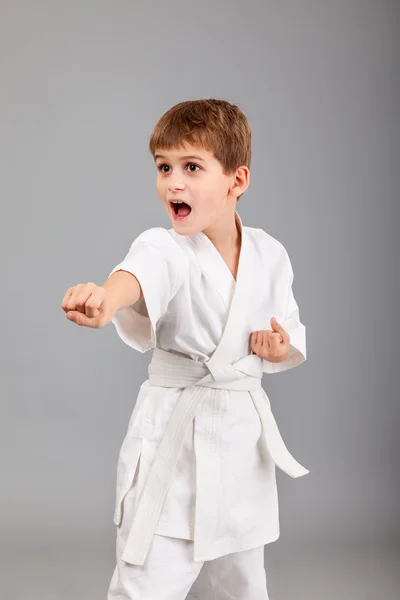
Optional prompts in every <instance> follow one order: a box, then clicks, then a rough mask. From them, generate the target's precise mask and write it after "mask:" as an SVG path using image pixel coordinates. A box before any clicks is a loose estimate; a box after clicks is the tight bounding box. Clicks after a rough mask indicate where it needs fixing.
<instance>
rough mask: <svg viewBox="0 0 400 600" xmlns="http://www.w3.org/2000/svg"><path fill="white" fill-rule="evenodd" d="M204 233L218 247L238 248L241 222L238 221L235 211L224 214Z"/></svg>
mask: <svg viewBox="0 0 400 600" xmlns="http://www.w3.org/2000/svg"><path fill="white" fill-rule="evenodd" d="M203 233H204V234H205V235H206V236H207V237H208V238H209V239H210V240H211V242H212V243H213V244H214V246H215V247H216V248H218V249H230V248H234V249H236V248H237V247H238V246H239V245H240V239H241V234H240V230H239V224H237V223H236V213H235V211H229V213H226V214H223V215H222V216H221V217H220V218H219V219H218V220H217V221H215V222H214V223H213V224H212V225H211V226H210V227H207V229H204V230H203Z"/></svg>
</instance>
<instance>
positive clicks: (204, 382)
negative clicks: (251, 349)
mask: <svg viewBox="0 0 400 600" xmlns="http://www.w3.org/2000/svg"><path fill="white" fill-rule="evenodd" d="M148 372H149V384H150V385H155V386H160V387H174V388H186V387H189V386H195V385H198V386H204V387H211V388H217V389H225V390H248V391H251V390H256V389H258V388H260V387H261V378H262V374H263V371H262V364H261V361H260V359H259V357H257V356H255V355H248V356H245V357H243V358H242V359H240V360H238V361H237V362H236V363H234V364H229V363H222V362H221V361H220V360H219V361H218V363H217V364H216V363H215V361H213V360H212V357H211V359H210V360H209V361H205V362H203V361H196V360H193V359H192V358H189V357H185V356H180V355H178V354H172V352H167V351H165V350H161V349H160V348H155V349H154V352H153V357H152V360H151V363H150V365H149V369H148Z"/></svg>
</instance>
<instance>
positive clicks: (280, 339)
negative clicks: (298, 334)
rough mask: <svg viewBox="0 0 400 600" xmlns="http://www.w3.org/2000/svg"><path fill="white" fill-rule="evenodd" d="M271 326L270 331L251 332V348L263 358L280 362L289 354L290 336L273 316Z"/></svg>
mask: <svg viewBox="0 0 400 600" xmlns="http://www.w3.org/2000/svg"><path fill="white" fill-rule="evenodd" d="M271 327H272V331H271V330H267V331H254V333H252V334H251V349H252V351H253V352H254V353H255V354H257V356H259V357H260V358H263V359H264V360H268V361H269V362H282V361H283V360H286V359H287V357H288V356H289V348H290V336H289V334H288V333H287V331H285V330H284V329H283V327H281V326H280V325H279V323H278V322H277V320H276V319H275V317H272V319H271Z"/></svg>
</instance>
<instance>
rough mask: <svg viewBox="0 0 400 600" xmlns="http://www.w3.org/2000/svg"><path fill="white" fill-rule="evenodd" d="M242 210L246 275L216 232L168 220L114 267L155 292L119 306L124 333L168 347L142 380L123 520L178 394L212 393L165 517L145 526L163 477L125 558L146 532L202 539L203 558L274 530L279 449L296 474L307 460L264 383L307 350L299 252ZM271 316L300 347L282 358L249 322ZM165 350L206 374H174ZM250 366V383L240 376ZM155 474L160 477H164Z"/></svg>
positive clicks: (131, 339)
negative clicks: (297, 279) (275, 358)
mask: <svg viewBox="0 0 400 600" xmlns="http://www.w3.org/2000/svg"><path fill="white" fill-rule="evenodd" d="M236 219H237V223H238V225H239V227H240V228H241V231H242V245H241V253H240V259H239V267H238V275H237V282H235V280H234V278H233V276H232V274H231V272H230V271H229V269H228V267H227V265H226V264H225V262H224V260H223V259H222V257H221V255H220V254H219V253H218V251H217V250H216V248H215V247H214V245H213V244H212V242H211V241H210V240H209V238H208V237H207V236H206V235H205V234H203V233H197V234H195V235H193V236H180V235H178V234H176V233H175V232H174V230H173V229H169V230H166V229H163V228H152V229H150V230H147V231H145V232H144V233H142V234H141V235H140V236H139V237H138V238H137V239H136V240H135V241H134V242H133V244H132V246H131V248H130V250H129V252H128V254H127V256H126V257H125V259H124V260H123V261H122V263H120V264H119V265H117V266H116V267H115V268H114V269H113V271H112V272H115V271H117V270H120V269H122V270H125V271H129V272H131V273H133V274H134V275H135V276H136V277H137V279H138V280H139V282H140V284H141V287H142V290H143V295H144V299H143V300H140V301H138V302H137V303H136V304H135V305H133V306H131V307H127V308H123V309H120V310H119V311H118V312H117V313H116V314H115V316H114V318H113V323H114V325H115V327H116V330H117V332H118V334H119V335H120V337H121V338H122V340H123V341H124V342H125V343H127V344H128V345H129V346H131V347H132V348H134V349H136V350H139V351H141V352H145V351H147V350H149V349H151V348H154V347H157V348H158V349H160V350H159V351H157V352H159V354H158V355H157V356H158V360H157V362H155V369H154V370H155V375H154V373H153V375H151V376H150V377H149V380H147V381H146V382H144V383H143V385H142V386H141V389H140V392H139V396H138V399H137V402H136V405H135V407H134V410H133V413H132V417H131V419H130V422H129V425H128V431H127V434H126V437H125V439H124V442H123V444H122V447H121V451H120V455H119V461H118V472H117V493H116V506H115V513H114V522H115V524H116V525H118V526H121V524H122V520H123V515H124V499H125V497H126V495H127V494H128V492H130V493H131V494H134V495H135V498H136V499H137V501H136V504H135V511H136V510H138V508H139V507H140V498H141V495H142V493H143V490H144V488H145V485H144V484H145V482H146V478H147V475H148V474H149V472H150V467H151V465H152V463H153V461H154V457H155V455H156V450H157V448H158V446H159V444H160V442H161V439H162V438H163V434H164V432H165V430H166V426H167V423H168V422H169V421H170V418H171V415H173V410H174V408H175V406H176V405H177V403H178V400H179V398H181V399H182V398H184V404H185V402H188V403H190V402H191V401H192V398H193V397H194V396H195V393H197V391H199V390H201V396H202V397H201V399H200V402H201V403H200V404H199V405H198V406H197V407H196V410H195V416H194V418H193V419H191V420H190V426H189V428H188V429H187V431H186V435H185V436H184V439H183V441H182V445H181V447H180V451H179V457H178V459H177V464H176V467H175V468H174V470H173V474H172V475H173V479H172V481H171V485H170V486H169V488H168V490H167V494H166V497H165V501H164V500H163V501H162V509H161V510H160V511H159V512H160V515H159V517H158V516H157V517H156V527H154V530H153V531H152V532H149V527H148V526H147V529H148V531H145V529H146V523H147V522H150V521H151V518H150V517H149V515H148V514H147V513H146V510H147V506H148V505H151V504H152V501H153V500H154V498H155V497H158V496H159V495H160V493H161V492H160V490H159V489H158V488H157V489H156V488H155V487H154V486H152V485H150V488H151V489H150V492H149V486H148V485H147V491H146V492H145V493H146V494H147V496H146V502H144V503H142V506H141V508H142V509H143V510H142V515H141V517H140V518H139V517H138V519H137V521H138V524H137V527H136V532H137V534H135V535H133V536H132V535H131V540H130V541H129V544H127V545H126V548H125V552H123V553H122V554H120V555H119V557H118V556H117V558H118V559H119V560H121V559H122V560H124V561H127V562H129V563H132V564H137V565H141V564H143V562H144V560H145V558H146V556H147V552H148V544H147V546H146V544H144V546H143V547H142V548H140V547H139V546H140V542H139V538H141V536H142V534H143V537H144V538H146V536H147V537H149V536H150V537H149V539H151V538H152V535H150V533H157V534H159V535H163V536H169V537H174V538H181V539H186V540H193V542H194V560H195V561H198V562H200V561H210V560H213V559H215V558H218V557H221V556H224V555H227V554H229V553H236V552H241V551H244V550H249V549H251V548H256V547H260V546H262V545H264V544H266V543H269V542H272V541H274V540H276V539H277V538H278V537H279V514H278V496H277V489H276V479H275V467H276V464H279V461H280V463H281V464H279V466H280V467H281V468H282V469H283V470H285V471H286V472H287V473H289V474H290V475H291V476H293V477H297V476H300V475H304V474H305V473H307V472H308V471H307V470H306V469H304V467H301V465H299V464H298V463H297V462H296V461H295V460H294V459H293V457H291V456H290V455H289V454H288V452H287V451H286V454H285V450H286V449H285V447H284V446H283V449H282V444H280V443H279V440H278V436H279V432H278V431H277V427H276V424H275V429H274V421H273V417H272V415H271V411H270V407H269V401H268V398H267V396H266V394H265V392H263V390H262V389H261V388H260V383H259V382H260V378H261V375H262V372H265V373H276V372H280V371H283V370H285V369H289V368H292V367H294V366H296V365H298V364H300V363H301V362H303V361H304V360H305V358H306V344H305V327H304V325H303V324H302V323H301V322H300V319H299V310H298V306H297V304H296V301H295V299H294V296H293V291H292V281H293V271H292V267H291V263H290V260H289V257H288V254H287V252H286V250H285V248H284V247H283V245H282V244H281V243H280V242H278V241H277V240H276V239H275V238H273V237H272V236H271V235H269V234H267V233H266V232H264V231H263V230H261V229H255V228H250V227H243V225H242V223H241V220H240V218H239V215H238V214H237V213H236ZM272 316H275V317H276V318H277V321H278V323H280V324H281V325H282V326H283V327H284V329H285V330H286V331H287V332H288V333H289V335H290V339H291V347H290V353H289V357H288V358H287V360H285V361H283V362H280V363H270V362H268V361H264V360H262V359H259V358H258V357H256V356H255V355H253V356H250V348H249V341H250V334H251V333H252V332H253V331H257V330H262V329H269V328H270V318H271V317H272ZM162 351H166V352H168V353H169V354H168V355H165V352H162ZM157 356H156V355H155V356H154V357H153V358H157ZM165 357H170V358H171V360H173V359H174V358H176V359H178V357H182V358H184V357H185V358H186V359H192V360H191V361H188V360H186V361H185V360H183V364H186V363H188V362H190V363H191V365H190V366H193V367H196V368H197V371H198V375H196V376H195V374H194V371H195V370H196V368H195V369H194V370H193V369H189V368H188V369H185V368H183V369H182V377H183V379H185V372H186V370H187V371H190V370H192V371H193V377H192V378H193V383H196V381H199V380H201V381H202V382H204V384H203V383H202V386H197V387H196V388H193V387H187V386H189V384H190V382H188V381H183V382H181V381H180V380H179V377H178V376H177V375H176V376H175V384H174V383H173V382H174V377H173V376H172V375H171V371H174V373H177V372H178V371H179V365H180V363H179V359H178V365H176V367H177V368H175V366H174V368H171V366H168V367H165V369H164V371H163V361H164V362H165ZM195 362H196V363H198V364H197V365H194V363H195ZM152 364H153V363H152ZM171 364H172V363H171ZM203 370H204V371H205V372H204V373H203ZM197 371H196V372H197ZM163 373H164V379H165V382H164V381H163ZM207 373H209V374H208V376H207V375H206V374H207ZM232 374H233V376H232ZM241 378H242V379H243V380H242V381H241V382H240V384H241V385H242V388H241V389H240V384H238V381H236V380H240V379H241ZM233 379H234V380H235V381H233V383H232V380H233ZM224 382H226V383H227V385H225V383H224ZM254 382H256V383H257V385H255V384H254ZM203 385H205V386H206V387H203ZM164 386H167V387H164ZM207 386H210V387H207ZM224 386H225V387H224ZM184 387H186V390H184V389H183V388H184ZM256 388H259V389H256ZM196 390H197V391H196ZM251 390H254V391H251ZM195 391H196V392H195ZM261 392H262V394H263V396H260V393H261ZM183 394H186V396H183ZM181 405H182V403H181ZM267 421H268V422H267ZM263 425H264V426H265V427H264V428H263ZM175 433H176V432H175ZM170 437H171V439H172V437H173V435H172V434H171V436H170ZM158 456H159V455H158ZM166 464H167V463H166ZM154 481H155V484H157V485H158V481H157V477H155V478H154V477H153V482H154ZM160 485H161V484H160ZM161 487H162V485H161ZM160 497H161V496H160ZM158 499H159V498H158ZM154 502H155V504H157V502H156V500H154ZM143 506H144V508H143ZM138 512H140V511H138ZM155 512H157V511H155ZM154 514H155V513H154ZM154 514H153V520H154V518H155V517H154ZM139 521H141V523H139ZM131 531H132V532H133V528H132V530H131ZM139 534H140V535H139ZM125 541H126V540H125ZM135 545H136V547H134V546H135Z"/></svg>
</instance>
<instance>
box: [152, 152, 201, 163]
mask: <svg viewBox="0 0 400 600" xmlns="http://www.w3.org/2000/svg"><path fill="white" fill-rule="evenodd" d="M157 158H165V156H163V155H162V154H155V156H154V160H157ZM189 159H192V160H193V159H194V160H201V161H203V162H206V161H205V160H204V158H201V156H195V155H193V156H181V160H189Z"/></svg>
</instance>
